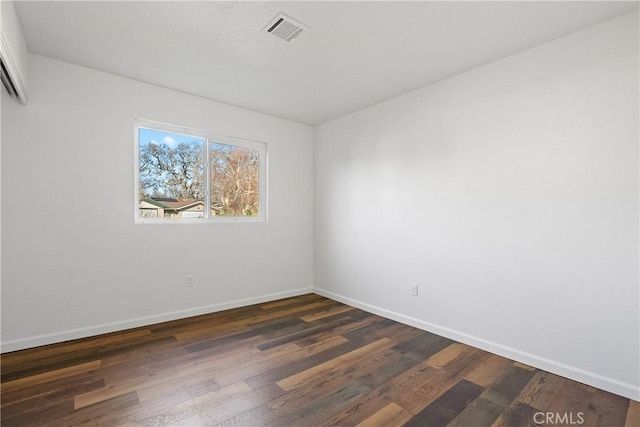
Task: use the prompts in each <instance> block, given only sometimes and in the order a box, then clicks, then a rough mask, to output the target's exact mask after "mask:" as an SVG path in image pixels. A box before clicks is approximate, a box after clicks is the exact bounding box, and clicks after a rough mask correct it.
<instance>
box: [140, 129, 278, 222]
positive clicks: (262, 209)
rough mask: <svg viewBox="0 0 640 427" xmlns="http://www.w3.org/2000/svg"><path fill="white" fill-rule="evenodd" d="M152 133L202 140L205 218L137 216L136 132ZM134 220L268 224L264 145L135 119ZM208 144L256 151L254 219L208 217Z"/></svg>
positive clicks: (209, 165) (266, 165) (224, 216)
mask: <svg viewBox="0 0 640 427" xmlns="http://www.w3.org/2000/svg"><path fill="white" fill-rule="evenodd" d="M140 128H145V129H151V130H158V131H164V132H171V133H175V134H181V135H187V136H194V137H196V138H202V139H204V140H205V143H204V147H203V150H204V153H203V158H204V159H205V164H204V168H205V188H204V191H205V200H204V204H205V207H204V218H145V217H141V216H140V215H139V210H140V197H139V180H140V164H139V160H140V159H139V154H140V141H139V129H140ZM134 133H135V137H134V141H135V143H134V218H135V223H136V224H203V223H233V222H267V213H268V205H267V203H268V197H267V192H268V182H267V177H268V170H267V168H268V164H269V162H268V157H267V156H268V152H267V143H266V142H261V141H253V140H249V139H245V138H239V137H235V136H229V135H223V134H218V133H214V132H209V131H204V130H200V129H194V128H188V127H184V126H177V125H171V124H168V123H162V122H156V121H152V120H145V119H135V125H134ZM211 142H216V143H219V144H224V145H232V146H235V147H241V148H251V149H254V150H258V153H259V161H258V167H259V171H258V180H259V182H258V185H259V192H260V193H259V199H258V200H259V201H258V203H259V210H258V215H256V216H227V215H210V212H211V194H210V178H209V174H210V173H211V164H210V162H211V159H210V149H211V147H210V146H211Z"/></svg>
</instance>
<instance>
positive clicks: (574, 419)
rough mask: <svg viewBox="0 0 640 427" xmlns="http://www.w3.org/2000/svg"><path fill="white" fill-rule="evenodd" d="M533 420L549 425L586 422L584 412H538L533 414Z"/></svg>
mask: <svg viewBox="0 0 640 427" xmlns="http://www.w3.org/2000/svg"><path fill="white" fill-rule="evenodd" d="M533 422H535V423H536V424H545V425H546V424H549V425H554V424H555V425H577V424H584V412H576V413H573V412H565V413H563V414H561V413H560V412H536V413H535V414H533Z"/></svg>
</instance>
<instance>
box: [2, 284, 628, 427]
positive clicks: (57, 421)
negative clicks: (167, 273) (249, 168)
mask: <svg viewBox="0 0 640 427" xmlns="http://www.w3.org/2000/svg"><path fill="white" fill-rule="evenodd" d="M549 414H551V415H549ZM549 416H551V417H553V418H547V417H549ZM536 421H537V422H538V424H536ZM550 421H552V422H550ZM580 421H582V422H580ZM563 422H564V423H563ZM37 425H47V426H63V427H69V426H75V425H90V426H125V425H126V426H214V425H228V426H311V425H313V426H356V425H358V426H385V427H387V426H400V425H406V426H420V427H426V426H470V427H482V426H487V427H489V426H494V427H497V426H534V425H583V426H602V427H618V426H619V427H638V426H640V404H638V402H635V401H630V400H629V399H625V398H622V397H620V396H616V395H614V394H611V393H607V392H604V391H602V390H598V389H595V388H593V387H589V386H586V385H584V384H579V383H576V382H574V381H570V380H567V379H564V378H561V377H558V376H556V375H552V374H550V373H547V372H544V371H540V370H537V369H534V368H531V367H529V366H525V365H522V364H519V363H516V362H513V361H511V360H507V359H504V358H502V357H499V356H496V355H493V354H491V353H487V352H485V351H481V350H478V349H475V348H473V347H469V346H467V345H464V344H460V343H457V342H454V341H451V340H449V339H446V338H443V337H440V336H437V335H434V334H431V333H428V332H424V331H421V330H418V329H415V328H412V327H410V326H406V325H403V324H400V323H397V322H394V321H391V320H388V319H384V318H382V317H379V316H375V315H372V314H369V313H366V312H364V311H361V310H358V309H355V308H352V307H349V306H346V305H343V304H340V303H338V302H335V301H332V300H329V299H326V298H323V297H321V296H318V295H313V294H310V295H304V296H300V297H295V298H289V299H285V300H280V301H275V302H271V303H265V304H259V305H254V306H249V307H244V308H239V309H235V310H229V311H224V312H219V313H214V314H210V315H205V316H199V317H193V318H188V319H183V320H177V321H173V322H167V323H162V324H157V325H152V326H149V327H143V328H137V329H132V330H128V331H123V332H118V333H113V334H108V335H102V336H98V337H93V338H88V339H82V340H76V341H70V342H66V343H61V344H55V345H50V346H45V347H40V348H35V349H29V350H24V351H18V352H13V353H7V354H4V355H2V426H3V427H9V426H37Z"/></svg>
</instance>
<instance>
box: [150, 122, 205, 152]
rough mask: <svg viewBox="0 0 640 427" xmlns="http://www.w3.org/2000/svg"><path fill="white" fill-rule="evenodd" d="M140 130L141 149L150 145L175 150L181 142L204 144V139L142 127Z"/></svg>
mask: <svg viewBox="0 0 640 427" xmlns="http://www.w3.org/2000/svg"><path fill="white" fill-rule="evenodd" d="M138 129H139V133H138V140H139V143H140V147H145V146H147V145H148V144H166V145H168V146H169V148H175V147H176V146H177V145H178V144H180V143H181V142H198V143H200V144H202V143H203V142H204V138H198V137H196V136H190V135H180V134H178V133H172V132H164V131H159V130H153V129H146V128H142V127H141V128H138Z"/></svg>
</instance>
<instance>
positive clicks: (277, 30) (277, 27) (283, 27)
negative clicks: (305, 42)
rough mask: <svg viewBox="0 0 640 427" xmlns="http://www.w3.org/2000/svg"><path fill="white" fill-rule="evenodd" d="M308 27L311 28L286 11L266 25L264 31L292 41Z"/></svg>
mask: <svg viewBox="0 0 640 427" xmlns="http://www.w3.org/2000/svg"><path fill="white" fill-rule="evenodd" d="M307 29H309V27H307V26H306V25H304V24H301V23H300V22H298V21H296V20H295V19H293V18H290V17H288V16H287V15H285V14H284V13H279V14H278V15H276V17H275V18H273V19H272V20H271V22H269V23H268V24H267V26H266V27H264V30H263V31H264V32H266V33H270V34H273V35H274V36H276V37H278V38H281V39H282V40H285V41H288V42H290V41H291V40H293V39H295V38H296V37H298V36H299V35H300V33H302V32H303V31H304V30H307Z"/></svg>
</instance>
